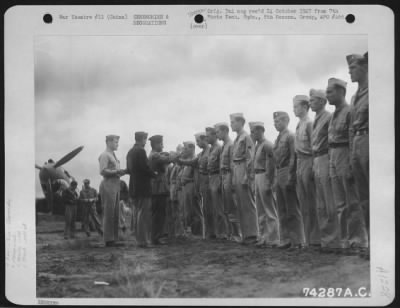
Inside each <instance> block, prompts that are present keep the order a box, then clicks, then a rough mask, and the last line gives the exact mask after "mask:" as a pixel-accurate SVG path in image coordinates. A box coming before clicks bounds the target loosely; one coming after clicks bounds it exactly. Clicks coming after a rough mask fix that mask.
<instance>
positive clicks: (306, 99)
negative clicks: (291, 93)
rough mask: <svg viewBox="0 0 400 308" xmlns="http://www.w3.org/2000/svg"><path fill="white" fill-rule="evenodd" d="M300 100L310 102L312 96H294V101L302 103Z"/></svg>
mask: <svg viewBox="0 0 400 308" xmlns="http://www.w3.org/2000/svg"><path fill="white" fill-rule="evenodd" d="M300 102H307V103H309V102H310V98H309V97H308V96H307V95H296V96H295V97H293V103H300Z"/></svg>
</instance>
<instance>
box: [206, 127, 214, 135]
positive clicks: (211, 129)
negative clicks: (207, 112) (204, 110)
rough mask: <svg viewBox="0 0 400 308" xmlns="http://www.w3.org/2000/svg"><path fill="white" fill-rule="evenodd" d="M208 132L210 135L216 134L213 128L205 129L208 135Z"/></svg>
mask: <svg viewBox="0 0 400 308" xmlns="http://www.w3.org/2000/svg"><path fill="white" fill-rule="evenodd" d="M208 132H210V133H212V134H215V133H216V130H215V128H214V127H210V126H209V127H206V133H208Z"/></svg>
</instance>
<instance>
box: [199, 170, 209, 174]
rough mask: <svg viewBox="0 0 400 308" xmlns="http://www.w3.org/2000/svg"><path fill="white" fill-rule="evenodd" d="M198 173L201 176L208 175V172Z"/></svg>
mask: <svg viewBox="0 0 400 308" xmlns="http://www.w3.org/2000/svg"><path fill="white" fill-rule="evenodd" d="M199 173H200V174H202V175H208V172H202V171H199Z"/></svg>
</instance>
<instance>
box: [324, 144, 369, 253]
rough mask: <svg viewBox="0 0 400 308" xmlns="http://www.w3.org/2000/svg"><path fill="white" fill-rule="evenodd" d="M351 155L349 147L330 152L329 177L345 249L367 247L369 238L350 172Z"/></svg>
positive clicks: (340, 234) (334, 149) (342, 243)
mask: <svg viewBox="0 0 400 308" xmlns="http://www.w3.org/2000/svg"><path fill="white" fill-rule="evenodd" d="M349 154H350V153H349V148H348V147H338V148H331V149H330V150H329V176H330V178H331V182H332V190H333V199H334V202H335V205H336V211H337V215H338V221H339V238H340V242H341V246H342V247H343V248H346V247H348V246H349V245H354V246H357V247H367V246H368V236H367V230H366V228H365V222H364V216H363V213H362V210H361V207H360V205H359V203H358V198H357V194H356V191H355V187H354V181H352V180H351V178H350V177H349V172H348V171H349V168H350V158H349Z"/></svg>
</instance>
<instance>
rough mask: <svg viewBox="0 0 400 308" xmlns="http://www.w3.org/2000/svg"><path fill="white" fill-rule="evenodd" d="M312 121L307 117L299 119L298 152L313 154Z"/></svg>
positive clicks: (296, 142) (297, 129) (297, 131)
mask: <svg viewBox="0 0 400 308" xmlns="http://www.w3.org/2000/svg"><path fill="white" fill-rule="evenodd" d="M311 133H312V121H311V120H310V119H309V118H308V117H306V118H305V119H302V120H300V121H299V123H298V124H297V127H296V136H295V142H294V145H295V150H296V153H299V154H304V155H312V149H311Z"/></svg>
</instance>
